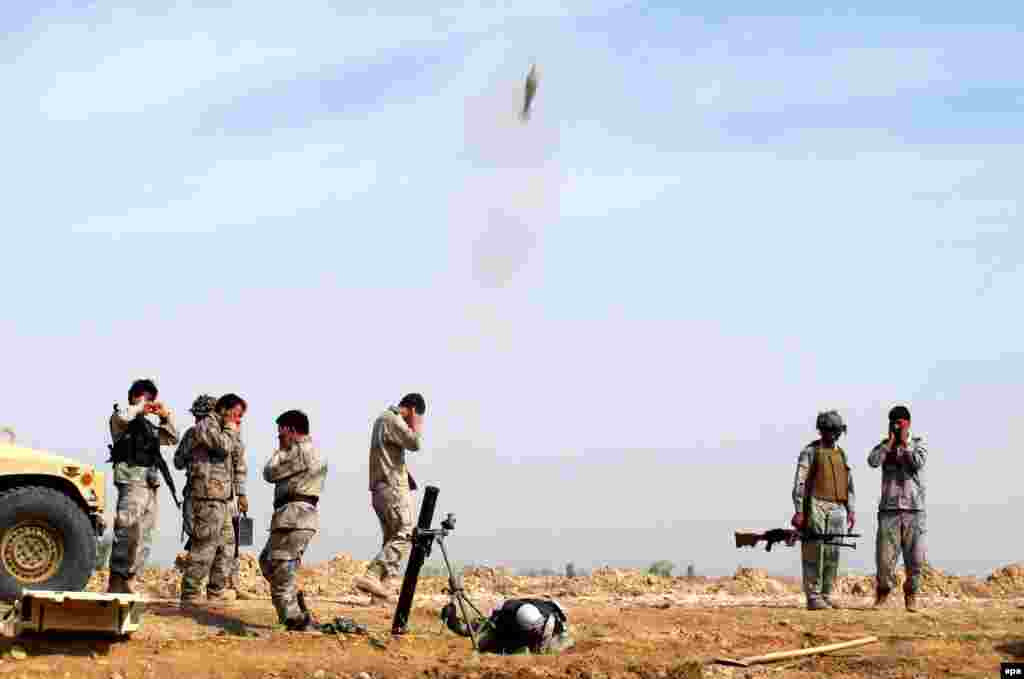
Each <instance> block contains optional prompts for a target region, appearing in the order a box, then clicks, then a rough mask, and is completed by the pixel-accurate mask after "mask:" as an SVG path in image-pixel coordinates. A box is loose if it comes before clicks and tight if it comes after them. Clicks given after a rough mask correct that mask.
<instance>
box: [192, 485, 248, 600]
mask: <svg viewBox="0 0 1024 679" xmlns="http://www.w3.org/2000/svg"><path fill="white" fill-rule="evenodd" d="M190 505H191V514H192V517H191V520H188V521H186V522H187V523H189V524H190V526H191V530H192V535H191V540H189V542H190V543H191V544H190V545H189V551H188V563H187V564H186V566H185V572H184V574H183V575H182V576H181V598H182V599H194V598H197V597H199V595H200V594H201V593H202V587H203V581H204V580H208V583H207V585H206V591H207V593H208V594H219V593H220V592H223V591H224V589H225V588H227V587H228V585H229V580H230V578H231V571H232V569H233V568H234V560H235V532H234V530H233V528H232V525H231V509H230V506H229V505H228V503H226V502H223V501H221V500H192V501H191V502H190Z"/></svg>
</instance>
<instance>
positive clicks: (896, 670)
mask: <svg viewBox="0 0 1024 679" xmlns="http://www.w3.org/2000/svg"><path fill="white" fill-rule="evenodd" d="M335 561H337V560H333V561H332V562H329V563H328V564H326V565H318V566H315V567H313V568H310V569H306V570H305V571H304V573H303V582H304V586H305V588H306V591H307V593H309V595H308V600H309V603H310V606H311V608H312V609H313V612H314V614H315V615H316V616H317V617H318V618H320V619H321V620H330V619H332V618H333V617H335V616H346V617H351V618H354V619H355V620H357V621H358V622H362V623H364V624H366V625H367V626H368V627H369V629H370V635H369V636H348V637H338V636H324V635H312V634H302V633H290V632H285V631H284V630H283V629H282V628H281V627H280V626H279V625H277V624H276V618H275V615H274V611H273V607H272V606H271V603H270V601H269V600H265V599H256V600H247V601H235V602H232V603H230V604H223V605H209V606H205V607H203V608H201V609H198V610H195V609H192V610H183V609H181V608H180V607H179V606H178V605H177V604H176V603H175V602H174V601H173V600H172V599H168V598H163V599H157V597H159V596H161V595H164V596H166V594H167V593H166V592H160V591H153V592H152V595H153V596H154V601H153V602H152V603H150V604H149V605H148V608H147V612H146V614H145V618H144V623H143V627H142V629H141V630H140V631H139V632H137V633H135V634H134V635H133V636H132V638H131V639H128V640H119V641H112V640H108V639H101V638H92V639H83V638H73V637H63V638H54V637H47V638H31V637H25V638H20V639H17V640H4V641H3V642H0V651H2V653H3V659H2V660H0V675H9V676H11V677H18V678H20V677H25V678H28V677H40V678H41V677H57V678H60V677H64V678H67V679H86V678H89V679H93V678H103V679H135V678H148V677H182V678H184V677H218V678H221V677H223V678H225V679H227V678H234V677H266V678H270V679H292V678H298V677H302V678H305V677H313V678H315V679H331V678H334V677H345V678H346V679H348V678H353V679H368V677H369V678H370V679H386V678H390V677H414V676H415V677H423V678H424V679H455V678H456V677H458V678H463V677H464V678H466V679H501V678H504V677H509V678H512V677H514V678H515V679H541V678H551V679H553V678H554V677H560V678H561V677H566V678H568V679H612V678H622V679H685V678H688V677H699V676H704V677H821V676H830V677H833V676H834V677H858V678H859V677H865V678H866V677H967V676H971V677H996V676H998V671H999V663H1000V662H1001V661H1004V662H1005V661H1008V660H1024V589H1021V588H1019V587H1017V586H1011V585H1012V583H1011V580H1012V578H1016V577H1017V576H1018V575H1019V572H1018V571H1016V570H1014V571H1012V572H1010V573H1009V574H1007V573H1003V574H1002V575H1001V576H1000V575H999V573H1000V572H999V571H997V573H996V574H993V577H994V578H995V579H994V580H993V579H992V578H989V579H986V580H980V581H979V580H975V579H970V580H965V581H964V582H954V583H953V585H956V586H955V587H954V586H953V585H951V584H950V582H951V581H956V580H958V579H955V578H953V579H949V578H946V580H947V582H944V584H943V587H944V588H945V590H947V591H945V592H943V591H940V589H939V588H938V585H936V584H933V586H931V587H930V590H931V591H929V593H928V594H927V596H925V597H923V599H922V603H923V604H924V606H925V608H924V609H923V610H922V611H921V612H919V613H908V612H906V611H905V610H904V609H903V607H902V598H898V599H897V598H896V597H894V598H893V600H892V601H891V603H890V604H889V606H888V607H887V608H886V609H884V610H881V611H873V610H870V609H869V608H868V606H869V605H870V603H871V600H872V596H873V591H870V592H863V593H856V594H854V593H851V590H857V591H858V592H860V591H861V590H863V589H865V583H864V582H863V580H866V579H854V580H850V581H848V582H844V587H843V590H844V593H843V594H842V595H841V596H840V597H838V600H839V602H840V603H841V604H843V606H844V607H843V609H841V610H833V611H824V612H822V611H807V610H805V609H804V608H803V606H802V604H803V599H802V596H801V594H800V593H799V590H798V589H797V586H796V583H795V582H794V581H793V580H791V579H788V580H787V579H779V578H768V577H766V576H765V575H764V574H763V573H761V572H758V571H740V572H738V573H737V574H736V575H735V576H733V577H730V578H718V579H713V578H699V579H695V580H687V579H686V578H657V577H651V576H646V575H643V574H641V573H636V572H630V571H608V572H604V573H595V575H594V576H593V577H592V578H576V579H574V580H575V581H570V580H569V579H566V578H513V577H511V576H507V575H505V574H503V573H502V572H501V571H497V570H491V569H482V572H475V573H469V574H467V576H466V586H467V589H468V590H469V591H470V595H471V597H472V599H473V601H474V602H475V603H476V604H477V605H478V606H479V607H480V608H481V609H482V610H484V611H485V612H489V611H490V609H491V607H493V606H494V605H496V604H497V603H498V602H499V601H500V600H501V599H502V598H504V597H505V596H508V595H509V594H515V595H521V594H541V595H543V594H550V595H552V596H555V597H556V598H558V599H559V601H560V602H561V603H562V605H563V607H564V608H565V609H566V611H567V613H568V615H569V619H570V623H571V625H572V628H573V632H574V636H575V637H576V639H577V645H576V647H575V648H573V649H571V650H569V651H567V652H565V653H563V654H562V655H559V656H511V657H498V656H489V655H476V654H474V653H473V652H472V648H471V646H470V642H469V640H468V639H463V638H461V637H456V636H454V635H452V634H451V633H450V632H448V631H447V630H442V628H441V625H440V623H439V621H438V618H437V612H438V610H439V608H440V606H441V605H442V604H443V603H444V602H445V601H446V598H445V597H444V596H443V595H441V594H439V590H440V587H441V586H443V584H444V583H443V581H442V580H441V579H437V578H428V579H425V580H424V582H423V586H422V587H421V588H420V589H419V590H418V593H417V599H416V608H415V610H414V612H413V616H412V619H411V631H410V633H409V634H408V635H405V636H403V637H392V636H391V635H390V634H389V633H388V631H389V630H390V623H391V616H392V613H393V611H392V610H391V609H390V608H383V607H371V606H370V605H369V603H368V600H367V598H366V597H364V596H362V595H360V594H358V593H357V592H355V591H354V590H352V589H351V588H350V587H349V589H347V590H346V591H335V589H336V585H337V583H334V582H331V578H332V577H333V578H336V579H344V578H345V577H347V573H345V574H342V573H341V572H340V570H341V569H337V568H336V569H335V571H334V573H333V575H332V572H331V569H330V563H334V562H335ZM348 561H349V562H351V560H348ZM351 566H352V567H351V569H349V570H351V571H352V572H356V571H358V570H359V568H360V566H359V564H357V563H355V562H351ZM1010 568H1016V567H1010ZM1002 570H1003V571H1005V570H1006V569H1002ZM150 575H151V577H150V579H149V584H150V587H152V588H154V589H155V590H160V588H161V587H164V588H166V587H169V586H170V585H169V583H170V581H172V580H173V579H174V578H175V577H177V575H176V573H175V572H174V571H173V570H172V571H169V572H160V571H152V572H151V574H150ZM943 577H945V576H941V574H937V573H933V574H932V580H933V581H934V583H940V584H942V583H943V580H942V578H943ZM1000 577H1001V578H1002V579H1003V580H1005V582H1003V583H1002V584H1001V585H1000V584H999V583H1000ZM471 583H472V586H471ZM997 585H999V586H997ZM317 587H318V588H319V590H321V591H319V592H317V591H316V589H317ZM867 587H868V588H870V581H868V583H867ZM254 589H256V588H255V587H254ZM497 589H503V590H515V591H505V592H499V591H497ZM965 592H967V593H965ZM970 592H973V593H970ZM256 594H257V596H259V594H260V593H259V592H258V591H257V592H256ZM868 635H874V636H877V637H878V638H879V641H878V643H874V644H871V645H868V646H862V647H859V648H855V649H849V650H845V651H837V652H834V653H832V654H829V655H825V656H813V657H809V658H805V659H797V660H792V661H781V662H778V663H773V664H765V665H757V666H753V667H750V668H741V667H730V666H726V665H722V664H718V663H716V662H715V660H716V659H717V658H720V657H729V658H740V657H746V656H751V655H759V654H763V653H770V652H773V651H779V650H789V649H798V648H802V647H808V646H817V645H822V644H827V643H833V642H838V641H845V640H850V639H855V638H858V637H863V636H868ZM362 673H365V675H363V674H362Z"/></svg>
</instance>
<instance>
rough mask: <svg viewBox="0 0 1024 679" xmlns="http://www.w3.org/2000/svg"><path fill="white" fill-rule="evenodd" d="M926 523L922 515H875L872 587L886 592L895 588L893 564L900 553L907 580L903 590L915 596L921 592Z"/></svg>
mask: <svg viewBox="0 0 1024 679" xmlns="http://www.w3.org/2000/svg"><path fill="white" fill-rule="evenodd" d="M927 533H928V530H927V522H926V517H925V513H924V512H908V511H893V512H879V513H878V536H877V538H876V540H875V566H876V568H877V571H876V576H875V577H876V585H875V586H876V587H877V589H878V590H879V591H890V590H892V589H893V587H895V586H896V564H897V563H898V562H899V558H900V554H901V553H902V554H903V565H904V566H906V568H907V580H906V582H905V583H904V585H903V589H904V591H905V592H907V593H912V594H916V593H917V592H918V591H920V589H921V568H922V566H924V564H925V561H926V558H927V552H926V550H925V548H926V544H925V538H926V536H927Z"/></svg>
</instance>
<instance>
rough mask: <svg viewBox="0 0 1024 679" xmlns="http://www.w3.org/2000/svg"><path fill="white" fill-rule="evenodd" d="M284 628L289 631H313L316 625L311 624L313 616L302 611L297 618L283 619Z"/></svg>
mask: <svg viewBox="0 0 1024 679" xmlns="http://www.w3.org/2000/svg"><path fill="white" fill-rule="evenodd" d="M284 628H285V629H286V630H288V631H289V632H313V631H316V627H315V626H314V625H313V616H311V615H310V614H309V613H303V614H302V615H301V616H299V617H298V618H291V619H290V620H285V621H284Z"/></svg>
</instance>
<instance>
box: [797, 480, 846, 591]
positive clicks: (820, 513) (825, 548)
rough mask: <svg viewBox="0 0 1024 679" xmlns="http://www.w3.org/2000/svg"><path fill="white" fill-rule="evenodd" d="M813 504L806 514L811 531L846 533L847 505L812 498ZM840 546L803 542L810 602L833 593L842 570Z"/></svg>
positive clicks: (802, 552)
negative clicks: (833, 587)
mask: <svg viewBox="0 0 1024 679" xmlns="http://www.w3.org/2000/svg"><path fill="white" fill-rule="evenodd" d="M810 504H811V514H810V516H806V517H804V521H805V522H806V528H807V530H809V531H811V532H813V533H846V507H845V506H843V505H841V504H838V503H836V502H829V501H828V500H819V499H817V498H812V499H811V503H810ZM839 549H840V548H839V547H836V546H834V545H826V544H823V543H822V542H812V541H809V540H808V541H804V542H803V544H802V545H801V547H800V551H801V557H802V561H803V576H804V577H803V581H804V582H803V585H804V593H805V594H806V595H807V599H808V601H810V600H812V599H817V598H821V597H822V596H829V595H830V594H831V593H832V586H833V585H834V584H835V579H836V575H837V573H838V571H839Z"/></svg>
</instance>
